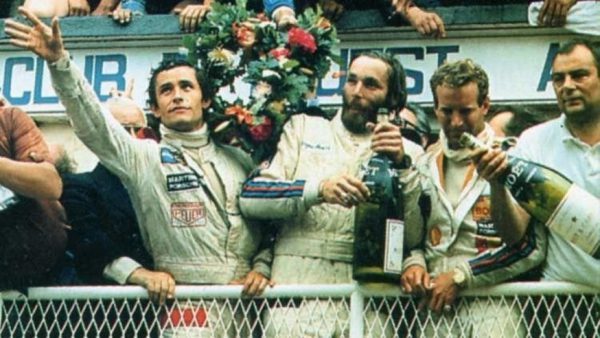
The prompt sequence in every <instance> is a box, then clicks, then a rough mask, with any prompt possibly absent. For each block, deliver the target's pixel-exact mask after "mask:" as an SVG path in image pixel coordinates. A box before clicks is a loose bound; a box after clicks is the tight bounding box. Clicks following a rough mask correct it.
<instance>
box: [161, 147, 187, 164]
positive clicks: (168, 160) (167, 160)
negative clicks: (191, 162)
mask: <svg viewBox="0 0 600 338" xmlns="http://www.w3.org/2000/svg"><path fill="white" fill-rule="evenodd" d="M179 157H180V156H178V155H177V154H176V153H175V152H174V151H172V150H171V149H169V148H160V162H161V163H162V164H177V163H180V162H182V161H181V159H180V158H179Z"/></svg>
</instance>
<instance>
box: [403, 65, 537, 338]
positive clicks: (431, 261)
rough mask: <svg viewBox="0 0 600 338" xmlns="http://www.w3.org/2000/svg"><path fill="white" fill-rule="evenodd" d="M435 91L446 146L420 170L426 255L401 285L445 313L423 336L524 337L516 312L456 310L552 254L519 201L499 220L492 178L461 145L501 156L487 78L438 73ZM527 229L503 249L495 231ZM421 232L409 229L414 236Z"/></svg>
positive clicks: (499, 307)
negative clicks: (467, 137)
mask: <svg viewBox="0 0 600 338" xmlns="http://www.w3.org/2000/svg"><path fill="white" fill-rule="evenodd" d="M430 84H431V90H432V92H433V98H434V109H435V115H436V118H437V120H438V122H439V124H440V126H441V132H440V140H439V141H438V142H437V143H436V144H434V145H432V146H430V147H429V148H428V151H427V153H426V154H425V155H424V156H422V157H421V158H420V159H419V161H418V162H417V164H416V166H415V168H416V171H417V172H418V176H417V178H418V180H419V181H420V184H419V185H417V186H418V187H420V188H422V189H423V191H422V193H423V195H424V196H429V197H428V200H430V206H431V207H430V208H428V209H429V210H428V211H426V212H424V220H423V225H422V226H423V227H424V232H425V236H424V243H423V248H422V249H421V250H413V251H412V252H411V255H410V256H409V257H408V258H407V259H406V260H405V261H404V272H403V274H402V278H401V284H402V287H403V289H404V290H405V291H406V292H408V293H412V294H415V295H418V296H423V299H422V306H428V307H429V309H431V310H433V311H434V312H436V313H438V314H432V315H433V316H434V318H433V319H434V320H433V321H427V323H426V324H425V327H423V329H422V330H423V332H420V333H419V335H421V336H424V337H454V336H462V335H464V334H465V330H467V331H466V332H469V333H468V334H467V336H469V337H482V336H486V337H488V336H490V337H520V336H522V335H521V333H522V332H521V331H522V330H521V328H520V327H519V325H518V323H519V318H520V312H519V309H518V308H517V307H515V308H514V309H513V308H512V307H511V305H510V304H505V303H501V302H495V301H491V300H488V299H484V300H479V299H469V300H467V301H465V302H464V303H463V304H464V305H463V306H459V307H457V308H456V311H454V309H453V307H452V305H454V302H455V300H456V296H457V294H458V292H459V291H460V290H461V289H465V288H475V287H481V286H490V285H493V284H497V283H499V282H502V281H506V280H510V279H511V278H514V277H516V276H518V275H519V274H522V273H524V272H526V271H528V270H529V269H531V268H533V267H535V266H536V265H538V264H540V263H541V262H542V260H543V258H544V253H545V249H546V238H545V233H544V229H543V227H542V226H541V225H540V224H530V225H529V226H528V224H527V220H523V219H522V218H520V217H518V215H519V213H520V212H523V211H522V210H521V208H520V207H519V206H518V205H517V204H516V203H515V202H512V201H510V203H506V204H502V206H501V207H500V208H502V209H500V210H501V212H496V213H494V212H492V210H493V209H492V208H493V206H492V205H491V202H493V201H494V196H492V195H493V192H494V191H493V190H490V184H489V183H488V182H487V181H486V180H485V179H484V178H483V177H485V176H484V175H487V172H483V173H481V172H477V171H476V170H475V166H474V165H473V163H472V161H471V158H470V155H471V150H470V149H467V148H463V147H462V146H461V144H460V142H459V139H460V136H461V135H462V134H463V133H469V134H471V135H474V136H476V137H477V138H479V139H480V140H481V141H482V142H484V143H486V144H487V145H489V146H492V147H495V149H494V150H493V151H492V152H491V153H493V154H496V153H499V152H500V150H499V149H497V147H496V145H497V144H499V142H498V141H499V140H498V139H496V138H495V135H494V132H493V130H492V128H491V127H490V126H489V125H488V124H486V123H485V122H484V117H485V115H486V113H487V111H488V108H489V105H490V100H489V97H488V88H489V84H488V77H487V74H486V73H485V71H484V70H483V69H482V68H481V67H480V66H479V65H476V64H475V63H473V62H472V61H471V60H461V61H456V62H452V63H447V64H444V65H442V66H441V67H440V68H438V69H437V70H436V72H435V73H434V74H433V76H432V77H431V80H430ZM490 156H491V155H490ZM482 176H483V177H482ZM496 208H498V206H496ZM522 221H523V222H525V223H524V224H520V223H519V225H520V226H522V227H523V228H526V229H527V230H526V231H525V235H524V236H523V238H522V239H520V240H519V241H517V242H515V243H514V244H512V245H506V244H504V243H503V242H502V239H501V238H500V235H499V234H498V232H497V231H496V226H499V225H501V224H503V223H506V222H509V223H518V222H522ZM416 226H418V225H417V224H412V223H409V222H408V221H407V223H406V228H407V229H408V228H412V227H416ZM442 310H444V312H443V313H442V314H439V312H440V311H442ZM427 315H429V313H427V314H425V316H427ZM423 319H424V318H423ZM447 323H450V324H447Z"/></svg>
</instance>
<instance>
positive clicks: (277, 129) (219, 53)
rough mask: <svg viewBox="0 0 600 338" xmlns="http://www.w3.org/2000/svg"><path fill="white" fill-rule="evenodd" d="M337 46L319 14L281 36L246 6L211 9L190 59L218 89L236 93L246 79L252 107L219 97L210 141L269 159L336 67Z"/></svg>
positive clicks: (210, 115)
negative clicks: (316, 86) (291, 122)
mask: <svg viewBox="0 0 600 338" xmlns="http://www.w3.org/2000/svg"><path fill="white" fill-rule="evenodd" d="M337 42H338V40H337V37H336V31H335V28H334V27H333V25H332V24H331V23H330V22H329V21H328V20H327V19H325V18H324V17H322V15H321V13H320V10H317V11H313V10H311V9H308V10H306V11H304V13H303V14H302V15H301V16H300V17H299V18H298V25H297V26H295V27H292V28H290V29H289V30H288V31H286V32H282V31H279V30H278V29H277V27H276V24H275V23H274V22H272V21H269V20H268V19H267V17H266V16H264V15H262V14H258V15H256V14H254V13H253V12H251V11H247V10H246V1H245V0H238V1H237V2H236V4H235V5H230V4H220V3H219V2H213V4H212V10H211V11H210V12H209V13H208V15H207V16H206V18H205V19H204V20H203V21H202V22H201V23H200V25H199V28H198V30H197V32H196V34H195V35H194V36H188V37H185V38H184V46H185V47H187V49H188V50H189V54H188V57H189V59H190V61H191V62H192V63H197V64H199V66H200V67H201V68H202V69H204V71H205V73H206V74H207V76H208V78H209V79H210V80H211V81H212V83H213V85H214V87H215V88H217V89H218V88H220V87H226V86H229V87H230V88H231V90H232V91H235V89H234V88H233V82H234V80H235V79H236V78H237V77H242V80H243V81H245V82H247V83H249V84H251V85H252V87H253V90H252V94H251V96H250V98H249V100H247V102H244V100H241V99H236V100H234V101H233V102H228V101H227V100H226V99H224V98H223V97H221V96H220V95H219V94H217V95H215V97H214V99H213V104H212V106H211V108H210V109H209V111H208V112H207V114H206V116H205V119H206V121H207V123H208V126H209V128H210V130H211V133H212V136H213V137H214V138H216V139H217V140H219V141H220V142H224V143H228V144H233V145H239V146H241V147H242V149H244V150H246V151H247V152H249V153H250V154H251V155H252V157H253V158H254V160H255V161H262V160H264V159H266V158H268V157H269V156H271V155H272V154H273V152H274V151H275V148H276V146H277V142H278V140H279V136H280V134H281V131H282V128H283V124H284V123H285V122H286V121H287V120H288V118H289V117H290V116H291V115H292V114H296V113H298V112H299V109H300V108H301V104H302V101H303V99H304V96H305V95H306V94H307V93H309V92H310V91H311V89H312V88H313V87H314V83H315V82H316V80H317V79H320V78H322V77H324V76H325V74H326V73H327V71H328V70H329V67H330V65H331V62H338V63H339V56H337V55H335V54H334V53H333V50H332V49H333V47H334V46H335V44H336V43H337Z"/></svg>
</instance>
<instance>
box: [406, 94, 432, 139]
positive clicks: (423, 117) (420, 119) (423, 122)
mask: <svg viewBox="0 0 600 338" xmlns="http://www.w3.org/2000/svg"><path fill="white" fill-rule="evenodd" d="M406 109H408V110H410V111H412V112H413V114H415V116H416V117H417V129H418V130H419V131H420V132H421V133H423V134H425V135H427V136H429V134H431V125H430V123H429V117H428V116H427V113H426V112H425V110H424V109H423V108H422V107H421V106H420V105H419V104H418V103H414V102H407V103H406Z"/></svg>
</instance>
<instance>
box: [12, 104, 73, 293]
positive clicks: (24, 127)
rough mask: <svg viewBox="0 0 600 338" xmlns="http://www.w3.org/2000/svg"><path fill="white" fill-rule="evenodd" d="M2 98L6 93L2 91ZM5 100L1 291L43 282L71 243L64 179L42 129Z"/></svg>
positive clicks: (46, 281) (46, 280)
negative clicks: (62, 195) (62, 196)
mask: <svg viewBox="0 0 600 338" xmlns="http://www.w3.org/2000/svg"><path fill="white" fill-rule="evenodd" d="M0 98H1V96H0ZM0 101H1V103H0V290H4V289H13V288H25V287H28V286H32V285H40V284H41V285H43V284H46V283H48V282H49V281H50V278H51V276H52V270H53V269H54V268H55V265H56V264H57V262H58V261H59V260H60V258H61V257H62V256H63V253H64V249H65V245H66V242H67V228H68V226H67V225H66V224H65V215H64V210H63V208H62V206H61V205H60V203H59V202H58V197H59V196H60V191H61V189H62V183H61V181H60V177H59V176H58V173H57V172H56V169H55V168H54V166H53V165H52V164H51V163H50V158H49V153H48V146H47V145H46V143H45V141H44V138H43V136H42V133H41V131H40V130H39V129H38V128H37V127H36V125H35V123H34V122H33V120H32V119H31V118H30V117H29V116H28V115H27V114H26V113H25V112H23V111H22V110H20V109H19V108H15V107H8V106H6V105H5V101H4V98H2V99H1V100H0Z"/></svg>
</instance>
